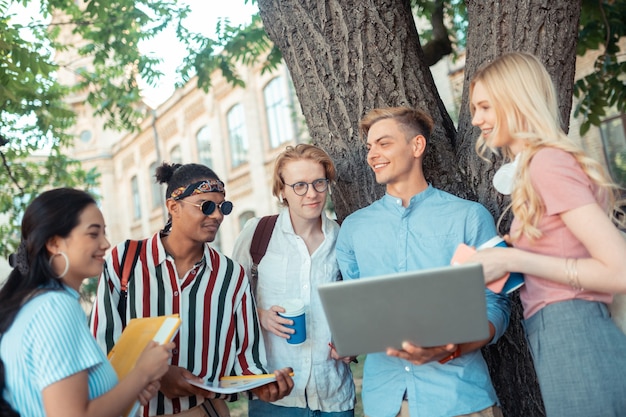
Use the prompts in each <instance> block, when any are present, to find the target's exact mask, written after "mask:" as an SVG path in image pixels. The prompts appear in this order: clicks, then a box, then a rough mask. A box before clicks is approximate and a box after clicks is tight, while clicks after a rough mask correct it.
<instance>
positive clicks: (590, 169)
mask: <svg viewBox="0 0 626 417" xmlns="http://www.w3.org/2000/svg"><path fill="white" fill-rule="evenodd" d="M478 82H480V83H481V84H482V86H483V87H484V88H485V90H486V92H487V94H488V96H489V98H490V100H491V106H492V107H493V108H494V110H495V113H496V123H495V126H493V130H492V132H491V136H493V137H496V136H498V134H499V130H500V129H501V128H502V127H503V126H504V127H505V130H507V131H508V132H509V135H510V137H511V138H512V139H521V140H523V142H524V144H525V147H524V151H523V152H522V154H521V155H520V161H519V168H518V169H519V171H518V177H517V180H516V181H517V183H516V184H517V186H516V187H515V188H514V190H513V192H512V194H511V204H510V206H509V207H507V210H508V209H509V208H510V209H511V210H512V212H513V214H514V216H515V218H516V219H517V220H519V221H520V224H521V228H520V229H519V230H518V231H517V232H516V233H515V234H514V235H511V238H512V239H513V240H515V239H518V238H519V237H520V236H521V235H522V234H523V235H525V236H526V237H528V238H529V239H537V238H539V237H541V231H540V230H539V229H538V227H537V226H538V223H539V220H540V219H541V217H542V215H543V214H544V212H545V206H544V203H543V201H542V200H541V198H540V196H539V195H538V194H537V193H536V191H535V190H534V189H533V187H532V184H531V181H530V173H529V169H528V166H529V164H530V160H531V159H532V158H533V156H534V155H535V154H536V153H537V152H538V151H539V150H540V149H542V148H545V147H552V148H556V149H561V150H563V151H565V152H568V153H570V154H571V155H572V156H573V157H574V158H575V159H576V161H577V162H578V163H579V164H580V166H581V168H582V170H583V171H584V172H585V174H586V175H587V176H588V177H589V179H590V180H591V181H592V182H593V183H594V184H595V185H596V198H597V199H598V200H599V201H605V200H604V199H605V198H606V199H607V200H606V201H607V202H608V204H607V206H606V209H607V211H608V213H610V215H611V217H613V218H614V216H613V206H614V204H615V201H616V197H617V193H616V189H617V186H616V185H615V184H614V183H612V182H611V181H610V179H609V178H608V176H607V174H606V172H605V170H604V168H603V167H602V165H600V164H599V163H598V162H597V161H595V160H594V159H592V158H590V157H589V156H587V155H586V154H585V152H584V151H583V149H582V148H581V147H580V146H578V144H576V143H575V142H574V141H573V140H571V139H570V138H569V137H568V136H567V135H566V134H565V132H563V130H562V129H561V123H560V116H559V106H558V101H557V95H556V89H555V87H554V84H553V82H552V79H551V78H550V75H549V74H548V71H547V70H546V68H545V67H544V65H543V64H542V63H541V61H539V59H538V58H537V57H535V56H534V55H531V54H528V53H523V52H512V53H507V54H504V55H502V56H500V57H498V58H497V59H496V60H494V61H493V62H490V63H488V64H486V65H483V66H482V67H480V68H479V69H478V71H476V74H474V77H473V78H472V81H471V83H470V97H472V93H473V91H474V86H475V85H476V83H478ZM474 111H475V107H474V105H473V104H470V112H471V113H472V116H473V115H474ZM488 150H490V151H491V152H494V153H497V150H496V149H494V148H492V147H490V146H489V145H488V144H487V142H486V141H485V138H484V137H483V135H482V134H481V135H480V136H479V138H478V140H477V141H476V152H477V153H478V155H480V156H481V157H482V158H485V154H486V153H487V151H488ZM502 151H503V153H504V156H505V158H507V159H513V152H512V151H511V149H510V148H509V147H508V146H504V147H503V148H502ZM505 213H506V210H505V211H504V213H503V214H502V216H504V214H505ZM614 220H615V218H614Z"/></svg>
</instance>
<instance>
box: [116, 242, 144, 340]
mask: <svg viewBox="0 0 626 417" xmlns="http://www.w3.org/2000/svg"><path fill="white" fill-rule="evenodd" d="M142 244H143V240H127V241H126V244H125V250H124V256H123V257H122V276H121V277H120V300H119V301H118V303H117V312H118V313H119V315H120V318H121V319H122V328H124V327H126V304H127V298H128V282H129V281H130V279H131V278H132V276H133V274H134V272H135V265H137V259H139V253H140V252H141V246H142Z"/></svg>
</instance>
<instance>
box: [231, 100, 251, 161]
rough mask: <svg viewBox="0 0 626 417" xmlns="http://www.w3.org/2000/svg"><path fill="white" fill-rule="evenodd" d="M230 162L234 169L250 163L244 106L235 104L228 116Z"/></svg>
mask: <svg viewBox="0 0 626 417" xmlns="http://www.w3.org/2000/svg"><path fill="white" fill-rule="evenodd" d="M226 122H227V124H228V141H229V143H230V161H231V166H232V168H236V167H238V166H239V165H241V164H243V163H245V162H247V161H248V136H247V134H246V125H245V118H244V114H243V106H242V105H241V104H235V105H234V106H233V107H232V108H231V109H230V110H229V112H228V114H227V115H226Z"/></svg>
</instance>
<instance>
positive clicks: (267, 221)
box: [250, 214, 278, 294]
mask: <svg viewBox="0 0 626 417" xmlns="http://www.w3.org/2000/svg"><path fill="white" fill-rule="evenodd" d="M276 219H278V214H274V215H272V216H264V217H261V220H259V223H258V224H257V225H256V229H255V230H254V234H253V235H252V242H251V243H250V255H251V256H252V267H251V268H250V275H251V276H250V285H251V286H252V293H253V294H255V293H256V283H257V281H258V279H259V270H258V268H259V263H260V262H261V259H263V256H264V255H265V252H266V251H267V245H269V243H270V239H271V238H272V232H274V226H275V225H276Z"/></svg>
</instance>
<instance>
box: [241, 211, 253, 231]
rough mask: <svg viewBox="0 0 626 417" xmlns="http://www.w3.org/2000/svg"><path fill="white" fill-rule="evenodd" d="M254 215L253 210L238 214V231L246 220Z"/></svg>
mask: <svg viewBox="0 0 626 417" xmlns="http://www.w3.org/2000/svg"><path fill="white" fill-rule="evenodd" d="M253 217H254V212H253V211H250V210H248V211H244V212H243V213H241V215H240V216H239V231H241V230H243V227H244V226H245V225H246V222H247V221H248V220H250V219H251V218H253Z"/></svg>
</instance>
